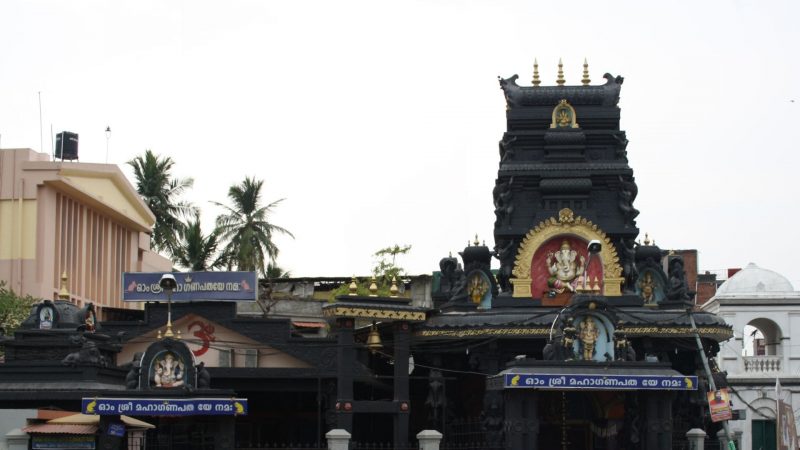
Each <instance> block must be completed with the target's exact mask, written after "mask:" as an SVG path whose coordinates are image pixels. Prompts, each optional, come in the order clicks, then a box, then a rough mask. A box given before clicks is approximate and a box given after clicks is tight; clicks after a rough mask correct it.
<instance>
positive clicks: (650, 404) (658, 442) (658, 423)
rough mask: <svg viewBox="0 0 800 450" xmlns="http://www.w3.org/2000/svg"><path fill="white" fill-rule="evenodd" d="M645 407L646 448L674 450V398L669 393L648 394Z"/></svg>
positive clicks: (654, 392)
mask: <svg viewBox="0 0 800 450" xmlns="http://www.w3.org/2000/svg"><path fill="white" fill-rule="evenodd" d="M645 397H646V398H647V400H646V403H647V406H646V407H645V408H646V409H645V423H646V424H647V428H646V430H647V433H646V435H645V436H646V437H645V448H647V449H654V450H670V449H672V396H671V394H670V393H669V392H661V391H652V392H648V393H647V394H646V395H645Z"/></svg>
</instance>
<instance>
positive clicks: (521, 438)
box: [503, 389, 539, 450]
mask: <svg viewBox="0 0 800 450" xmlns="http://www.w3.org/2000/svg"><path fill="white" fill-rule="evenodd" d="M503 396H504V397H505V399H504V400H505V401H504V402H503V403H504V404H505V421H504V423H505V427H504V428H505V431H506V444H505V448H506V449H507V450H518V449H523V448H524V449H527V450H538V449H539V412H538V408H537V401H538V393H537V392H536V391H534V390H527V389H507V390H505V391H504V392H503Z"/></svg>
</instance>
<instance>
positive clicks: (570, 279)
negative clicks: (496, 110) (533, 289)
mask: <svg viewBox="0 0 800 450" xmlns="http://www.w3.org/2000/svg"><path fill="white" fill-rule="evenodd" d="M585 262H586V258H585V257H584V256H583V255H581V256H580V259H579V258H578V252H577V251H575V250H573V249H572V246H571V245H570V244H569V241H567V240H564V241H563V242H562V243H561V249H559V250H558V251H556V252H555V253H554V252H549V253H548V254H547V266H548V268H547V269H548V271H549V272H550V277H549V278H548V279H547V286H549V287H551V288H554V289H555V291H556V292H558V293H559V294H560V293H562V292H564V291H565V290H568V291H570V292H575V289H576V287H577V286H578V283H579V282H580V281H581V280H582V278H583V277H582V275H583V267H584V264H585Z"/></svg>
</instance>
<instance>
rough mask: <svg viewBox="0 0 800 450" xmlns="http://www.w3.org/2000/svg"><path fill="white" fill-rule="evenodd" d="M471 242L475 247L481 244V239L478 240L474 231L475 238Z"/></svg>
mask: <svg viewBox="0 0 800 450" xmlns="http://www.w3.org/2000/svg"><path fill="white" fill-rule="evenodd" d="M472 244H473V245H475V247H477V246H479V245H481V241H479V240H478V233H475V240H474V241H472Z"/></svg>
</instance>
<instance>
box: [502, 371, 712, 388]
mask: <svg viewBox="0 0 800 450" xmlns="http://www.w3.org/2000/svg"><path fill="white" fill-rule="evenodd" d="M503 387H505V388H512V389H513V388H527V389H558V390H564V389H582V390H608V391H617V390H634V389H636V390H639V389H648V390H659V391H694V390H697V377H696V376H683V375H679V376H677V375H676V376H672V375H575V374H569V375H567V374H564V375H561V374H556V375H553V374H547V375H545V374H532V373H517V374H514V373H507V374H504V376H503Z"/></svg>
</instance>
